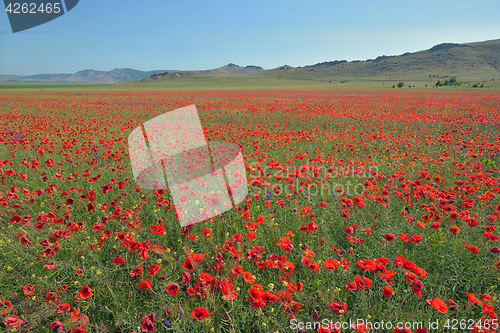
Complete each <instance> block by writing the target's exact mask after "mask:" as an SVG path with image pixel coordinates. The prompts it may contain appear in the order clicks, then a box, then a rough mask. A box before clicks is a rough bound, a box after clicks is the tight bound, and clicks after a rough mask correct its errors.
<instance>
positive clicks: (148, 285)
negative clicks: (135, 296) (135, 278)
mask: <svg viewBox="0 0 500 333" xmlns="http://www.w3.org/2000/svg"><path fill="white" fill-rule="evenodd" d="M137 286H138V287H141V293H142V292H143V291H144V288H148V290H149V291H153V289H151V286H152V284H151V280H150V279H146V280H141V281H139V282H137Z"/></svg>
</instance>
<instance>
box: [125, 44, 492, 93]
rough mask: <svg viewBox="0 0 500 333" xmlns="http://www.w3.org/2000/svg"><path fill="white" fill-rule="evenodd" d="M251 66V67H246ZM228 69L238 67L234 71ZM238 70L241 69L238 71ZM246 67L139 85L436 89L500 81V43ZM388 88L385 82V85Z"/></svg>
mask: <svg viewBox="0 0 500 333" xmlns="http://www.w3.org/2000/svg"><path fill="white" fill-rule="evenodd" d="M245 68H247V67H245ZM228 69H233V70H232V71H228ZM234 69H237V70H236V71H235V70H234ZM242 69H243V67H239V66H237V65H234V64H229V65H227V66H223V67H220V68H218V69H216V70H212V71H170V72H164V73H161V74H160V75H154V76H152V77H148V78H145V79H142V80H140V81H139V82H134V84H135V85H144V86H147V85H148V84H151V85H155V86H158V87H160V86H161V84H162V83H164V84H165V85H168V86H172V87H173V86H175V85H179V86H189V85H190V84H192V85H194V86H201V85H210V84H214V85H219V86H220V85H221V84H222V85H223V86H232V85H237V86H241V87H244V86H248V85H252V84H253V83H255V84H257V85H259V84H264V85H267V84H268V83H269V84H271V82H285V81H286V82H287V83H290V82H294V81H295V82H297V80H300V81H303V82H304V83H307V82H323V83H332V82H333V83H348V82H350V81H386V82H388V83H392V82H395V83H397V82H398V81H412V82H422V83H425V84H426V85H427V84H431V85H433V84H434V82H436V81H437V80H438V79H445V78H449V77H453V76H455V77H457V80H458V81H459V82H462V83H465V82H474V81H491V80H495V79H496V80H497V81H498V80H500V39H497V40H491V41H485V42H476V43H466V44H455V43H443V44H438V45H435V46H433V47H431V48H429V49H427V50H423V51H418V52H413V53H410V52H407V53H404V54H401V55H397V56H386V55H382V56H379V57H377V58H375V59H368V60H358V61H346V60H335V61H326V62H322V63H317V64H314V65H308V66H304V67H291V66H286V65H285V66H281V67H278V68H275V69H271V70H262V69H259V70H257V71H255V72H254V73H248V72H246V73H245V74H244V73H238V71H241V70H242ZM384 84H385V82H384Z"/></svg>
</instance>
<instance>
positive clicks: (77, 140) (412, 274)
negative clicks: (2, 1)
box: [0, 77, 500, 333]
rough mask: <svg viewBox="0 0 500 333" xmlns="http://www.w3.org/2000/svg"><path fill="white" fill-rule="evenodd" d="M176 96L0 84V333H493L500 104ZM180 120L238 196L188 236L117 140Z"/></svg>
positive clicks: (310, 89)
mask: <svg viewBox="0 0 500 333" xmlns="http://www.w3.org/2000/svg"><path fill="white" fill-rule="evenodd" d="M177 80H183V79H182V78H179V79H177ZM184 80H185V81H180V82H181V83H179V81H175V83H174V80H172V82H173V83H172V84H171V85H170V83H169V82H162V83H161V84H160V83H159V84H158V86H155V85H154V84H147V85H141V84H140V83H133V84H131V85H107V86H106V89H104V90H103V89H101V88H100V87H101V86H91V85H74V86H69V87H68V86H61V87H60V86H57V85H46V84H45V85H43V84H40V85H37V84H23V85H12V84H0V119H1V121H0V282H1V283H0V316H1V317H0V318H1V321H2V322H3V327H2V330H5V331H12V332H14V331H30V330H31V331H33V332H53V331H58V329H59V328H61V329H62V327H64V328H63V329H62V330H61V331H64V332H66V331H67V332H141V331H142V332H153V331H154V332H192V333H195V332H207V333H208V332H278V333H280V332H305V331H307V332H337V333H338V332H367V331H368V330H367V328H371V330H370V332H406V333H408V332H412V333H415V332H418V333H421V332H426V331H429V332H469V331H470V329H472V328H474V331H473V332H481V331H480V328H479V327H480V325H482V327H483V328H485V327H486V328H488V329H490V330H489V331H488V330H486V329H484V330H483V331H482V332H495V331H496V332H498V331H500V328H499V327H498V323H497V312H498V306H499V297H500V292H499V287H498V285H499V281H500V271H499V269H500V248H499V244H498V239H499V237H498V235H499V232H498V231H497V230H496V225H497V221H498V218H499V217H500V200H499V199H498V198H499V195H500V179H499V176H500V174H499V170H500V169H499V168H500V160H499V155H500V135H499V128H500V127H499V124H500V110H499V105H500V93H498V92H495V91H492V90H487V89H486V88H484V89H476V90H466V89H461V88H460V87H458V88H437V89H432V88H431V89H428V90H425V91H421V90H420V91H419V90H417V89H413V88H412V89H409V88H401V89H398V88H395V89H392V88H390V89H388V90H389V91H382V90H381V91H376V89H375V88H374V86H375V83H370V82H366V87H367V90H359V91H354V90H347V89H346V90H340V88H338V87H339V86H340V85H341V84H340V83H338V84H337V83H334V84H333V83H332V85H334V86H335V89H339V90H338V91H328V90H320V89H326V87H327V86H329V84H327V83H321V85H314V84H311V85H305V86H301V85H299V84H297V82H299V81H298V80H287V81H285V82H284V83H283V82H281V81H280V87H281V89H280V90H278V89H276V90H252V89H250V88H252V87H260V88H264V87H269V88H271V87H273V88H274V87H275V84H276V82H277V81H265V80H257V79H256V80H255V81H254V82H251V81H248V80H246V81H239V80H238V78H233V79H232V80H233V81H227V80H223V81H222V80H221V81H210V80H212V79H210V80H209V84H207V83H206V82H201V81H202V80H203V79H202V78H194V77H193V78H188V79H184ZM195 80H200V83H199V86H197V85H196V84H195V83H194V82H195ZM229 82H230V83H229ZM271 83H272V84H271ZM496 83H497V81H495V84H496ZM281 84H282V85H281ZM349 84H352V86H354V83H350V82H347V83H344V84H342V85H344V86H343V87H347V88H348V87H350V86H349ZM363 84H365V83H363ZM371 84H373V85H374V86H371ZM388 84H389V85H391V84H393V83H388V82H385V84H384V86H385V85H388ZM356 85H357V87H360V86H361V87H365V86H364V85H360V83H356ZM378 85H379V83H377V84H376V86H377V87H378ZM416 85H417V84H416ZM21 86H22V87H25V88H26V89H20V87H21ZM207 86H210V87H212V88H213V89H218V90H203V89H206V87H207ZM352 86H351V87H352ZM203 87H205V88H203ZM286 87H289V88H293V89H296V90H294V91H285V88H286ZM12 88H19V89H12ZM174 88H175V89H176V90H178V91H166V90H165V89H174ZM184 88H185V90H183V89H184ZM368 88H369V89H368ZM155 89H158V90H155ZM160 89H162V90H160ZM188 89H189V90H188ZM197 89H200V90H197ZM223 89H231V90H223ZM234 89H241V90H234ZM253 89H255V88H253ZM381 89H382V88H381ZM190 104H196V105H197V108H198V111H199V115H200V120H201V124H202V125H203V130H204V134H205V136H206V138H207V139H208V140H209V141H227V142H232V143H237V144H239V145H240V147H241V151H242V154H243V159H244V161H245V165H246V168H245V172H246V177H247V183H248V184H247V186H248V196H247V198H246V199H245V200H244V201H243V202H241V203H240V204H238V205H237V206H236V207H235V208H234V209H231V210H230V211H228V212H225V213H223V214H222V215H221V216H217V217H215V218H212V219H209V220H207V221H204V222H201V223H198V224H194V225H192V226H190V227H186V228H180V225H179V220H178V218H177V217H176V209H175V208H176V207H175V205H174V203H173V201H172V197H171V193H170V189H167V190H166V191H162V190H148V189H141V188H140V187H139V186H138V185H137V184H136V183H135V181H134V175H133V173H132V169H131V165H130V159H129V157H128V142H127V138H128V135H129V134H130V132H131V131H132V130H133V129H134V128H136V127H137V126H140V125H141V124H143V123H144V122H145V121H147V120H149V119H152V118H154V117H156V116H159V115H161V114H163V113H165V112H168V111H171V110H174V109H176V108H180V107H183V106H186V105H190ZM190 195H191V196H192V198H191V200H199V201H202V200H204V199H206V196H202V195H201V194H200V193H195V192H193V193H191V194H190ZM219 195H220V194H219ZM210 196H211V197H217V196H218V194H216V193H211V194H210ZM357 320H362V321H363V322H359V323H358V325H354V326H352V325H351V324H352V323H356V321H357ZM382 321H383V322H384V324H382V325H384V326H382V327H380V325H381V322H382ZM479 322H480V323H479ZM315 323H316V324H315ZM325 323H331V324H332V325H330V326H329V328H326V327H323V328H318V325H319V324H323V325H324V324H325ZM389 323H390V325H391V327H389ZM419 323H420V324H419ZM399 324H400V325H403V326H404V325H405V324H407V325H409V328H407V329H404V328H401V329H399V328H396V326H400V325H399ZM336 325H338V326H336ZM377 325H378V328H377ZM336 327H340V329H337V328H336Z"/></svg>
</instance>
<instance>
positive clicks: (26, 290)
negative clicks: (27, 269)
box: [23, 283, 35, 296]
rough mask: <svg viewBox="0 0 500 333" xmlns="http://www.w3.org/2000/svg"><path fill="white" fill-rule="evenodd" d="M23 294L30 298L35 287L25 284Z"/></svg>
mask: <svg viewBox="0 0 500 333" xmlns="http://www.w3.org/2000/svg"><path fill="white" fill-rule="evenodd" d="M23 292H24V293H25V294H26V295H28V296H31V295H33V294H34V293H35V286H34V285H32V284H29V283H26V284H25V285H24V287H23Z"/></svg>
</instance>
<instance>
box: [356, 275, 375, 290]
mask: <svg viewBox="0 0 500 333" xmlns="http://www.w3.org/2000/svg"><path fill="white" fill-rule="evenodd" d="M354 283H356V286H357V287H358V288H359V289H361V290H363V289H368V288H370V286H371V285H372V283H373V281H372V280H370V279H369V278H367V277H365V276H361V275H356V276H355V277H354Z"/></svg>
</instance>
